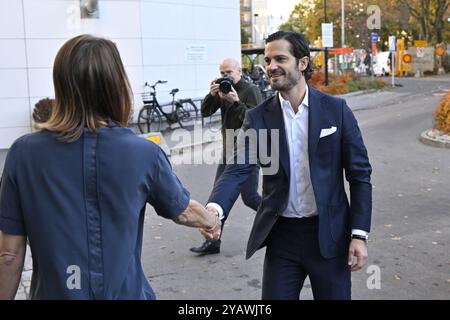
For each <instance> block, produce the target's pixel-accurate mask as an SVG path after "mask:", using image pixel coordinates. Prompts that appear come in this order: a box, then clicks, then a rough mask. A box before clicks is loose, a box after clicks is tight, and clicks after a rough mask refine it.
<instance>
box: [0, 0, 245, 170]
mask: <svg viewBox="0 0 450 320" xmlns="http://www.w3.org/2000/svg"><path fill="white" fill-rule="evenodd" d="M84 1H85V0H81V1H80V0H0V150H1V151H0V167H2V166H3V158H4V154H5V152H6V151H5V150H7V149H8V148H9V147H10V145H11V144H12V143H13V141H14V140H15V139H17V138H18V137H20V136H22V135H24V134H26V133H30V132H32V130H33V129H32V128H33V123H32V117H31V114H32V110H33V108H34V105H35V103H36V102H37V101H39V100H40V99H42V98H45V97H53V96H54V91H53V82H52V66H53V61H54V58H55V55H56V53H57V51H58V49H59V48H60V47H61V45H62V44H63V43H64V42H65V41H66V40H67V39H69V38H72V37H74V36H76V35H79V34H83V33H89V34H93V35H98V36H103V37H106V38H109V39H111V40H113V41H114V42H115V43H116V44H117V46H118V48H119V51H120V53H121V56H122V60H123V62H124V64H125V67H126V71H127V73H128V76H129V78H130V82H131V85H132V89H133V92H134V119H136V117H137V113H138V111H139V109H140V107H141V106H142V101H141V93H142V91H143V84H144V83H145V82H148V83H154V82H156V81H157V80H166V81H168V83H167V84H163V85H160V86H158V99H159V100H160V101H163V102H164V101H169V95H168V92H169V91H170V90H171V89H172V88H175V87H176V88H179V89H180V92H179V93H178V94H177V97H179V98H183V97H194V98H195V97H201V96H204V95H205V94H206V93H207V92H208V90H209V83H210V81H211V79H212V78H213V77H218V76H219V69H218V65H219V63H220V61H221V60H222V59H223V58H225V57H234V58H236V59H240V27H239V26H240V24H239V20H240V14H239V13H240V3H239V0H227V1H222V0H167V1H163V0H98V2H97V3H98V7H97V8H98V18H97V17H94V16H91V17H88V18H82V14H83V10H82V9H83V7H82V4H83V3H84Z"/></svg>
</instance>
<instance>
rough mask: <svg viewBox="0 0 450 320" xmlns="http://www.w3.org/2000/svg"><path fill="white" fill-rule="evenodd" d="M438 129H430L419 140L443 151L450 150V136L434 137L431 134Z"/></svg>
mask: <svg viewBox="0 0 450 320" xmlns="http://www.w3.org/2000/svg"><path fill="white" fill-rule="evenodd" d="M432 130H435V131H437V130H436V129H428V130H425V131H424V132H422V133H421V134H420V137H419V140H420V142H422V143H424V144H427V145H430V146H433V147H436V148H441V149H450V136H448V135H444V134H443V135H437V136H436V137H432V136H430V135H429V133H430V132H431V131H432Z"/></svg>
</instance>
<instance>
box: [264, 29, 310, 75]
mask: <svg viewBox="0 0 450 320" xmlns="http://www.w3.org/2000/svg"><path fill="white" fill-rule="evenodd" d="M281 39H284V40H286V41H288V42H289V43H290V44H291V45H290V49H289V51H290V52H291V54H292V55H293V56H294V57H295V59H296V62H297V63H298V61H299V60H300V59H301V58H303V57H308V59H309V63H308V66H307V67H306V69H305V70H304V71H303V75H304V77H305V80H306V81H308V80H309V79H310V78H311V74H312V72H313V68H312V63H311V56H310V52H309V42H308V40H307V39H306V37H305V35H304V34H302V33H297V32H292V31H285V30H280V31H277V32H275V33H272V34H271V35H269V37H268V38H267V39H266V43H269V42H272V41H275V40H281Z"/></svg>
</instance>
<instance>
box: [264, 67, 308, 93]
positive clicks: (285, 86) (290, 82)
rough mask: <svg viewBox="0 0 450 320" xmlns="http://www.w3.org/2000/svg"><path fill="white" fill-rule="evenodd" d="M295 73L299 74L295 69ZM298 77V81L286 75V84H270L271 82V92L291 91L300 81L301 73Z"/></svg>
mask: <svg viewBox="0 0 450 320" xmlns="http://www.w3.org/2000/svg"><path fill="white" fill-rule="evenodd" d="M297 71H299V72H300V70H299V69H298V68H297ZM299 74H300V77H299V78H298V79H296V78H294V77H293V75H292V74H286V82H285V83H280V84H278V83H272V81H271V84H270V85H271V87H272V89H273V90H278V91H289V90H291V89H292V88H293V87H295V86H296V85H297V84H298V82H299V81H300V80H301V79H302V73H301V72H300V73H299Z"/></svg>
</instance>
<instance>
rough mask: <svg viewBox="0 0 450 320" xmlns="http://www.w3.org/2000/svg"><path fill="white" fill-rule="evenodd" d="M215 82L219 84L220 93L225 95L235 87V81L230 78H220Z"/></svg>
mask: <svg viewBox="0 0 450 320" xmlns="http://www.w3.org/2000/svg"><path fill="white" fill-rule="evenodd" d="M215 82H216V83H218V84H219V91H220V92H222V93H224V94H227V93H228V92H230V91H231V87H232V86H233V80H232V79H230V78H228V77H223V78H219V79H217V80H216V81H215Z"/></svg>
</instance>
